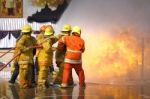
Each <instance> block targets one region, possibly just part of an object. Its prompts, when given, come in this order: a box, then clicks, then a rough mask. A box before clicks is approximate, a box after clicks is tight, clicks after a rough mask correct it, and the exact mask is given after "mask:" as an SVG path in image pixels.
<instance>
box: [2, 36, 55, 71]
mask: <svg viewBox="0 0 150 99" xmlns="http://www.w3.org/2000/svg"><path fill="white" fill-rule="evenodd" d="M54 37H55V36H51V37H49V38H47V39H45V40H44V41H43V42H41V43H40V44H39V45H37V46H29V47H27V48H28V49H32V48H41V47H42V45H41V44H42V43H44V42H45V41H47V40H49V39H51V38H54ZM13 49H14V48H12V49H10V50H9V51H7V53H8V52H10V51H11V50H13ZM52 50H53V51H55V50H56V48H54V47H52ZM7 53H5V54H7ZM21 53H22V52H20V53H18V54H17V55H15V56H14V57H13V58H12V59H11V60H10V61H9V62H8V63H7V64H4V65H3V66H2V68H0V71H1V70H3V69H4V68H5V67H7V65H8V64H10V62H12V61H13V60H14V59H15V58H16V57H18V56H19V55H20V54H21ZM2 56H4V54H3V55H2Z"/></svg>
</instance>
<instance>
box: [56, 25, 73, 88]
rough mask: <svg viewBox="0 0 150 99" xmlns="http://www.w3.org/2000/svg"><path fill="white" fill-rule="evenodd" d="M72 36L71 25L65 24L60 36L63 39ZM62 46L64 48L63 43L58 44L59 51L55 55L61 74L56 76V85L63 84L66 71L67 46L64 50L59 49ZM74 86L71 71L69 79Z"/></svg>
mask: <svg viewBox="0 0 150 99" xmlns="http://www.w3.org/2000/svg"><path fill="white" fill-rule="evenodd" d="M70 34H71V26H70V25H69V24H65V25H64V26H63V28H62V29H61V33H60V35H61V37H63V36H69V35H70ZM61 37H60V38H61ZM63 45H64V44H63ZM61 46H62V45H61V43H59V42H58V46H57V51H56V53H55V58H56V64H57V67H58V68H59V72H58V74H57V76H56V79H55V81H54V84H59V85H60V84H61V82H62V76H63V69H64V57H65V53H66V46H64V48H63V49H62V50H61V49H59V47H61ZM73 84H74V82H73V77H72V71H71V72H70V77H69V85H73Z"/></svg>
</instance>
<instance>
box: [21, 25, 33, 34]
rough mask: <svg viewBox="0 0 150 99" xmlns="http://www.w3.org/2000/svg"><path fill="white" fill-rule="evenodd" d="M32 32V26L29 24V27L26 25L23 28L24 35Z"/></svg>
mask: <svg viewBox="0 0 150 99" xmlns="http://www.w3.org/2000/svg"><path fill="white" fill-rule="evenodd" d="M31 30H32V28H31V26H30V25H28V24H27V25H24V26H23V27H22V30H21V32H22V33H28V32H31Z"/></svg>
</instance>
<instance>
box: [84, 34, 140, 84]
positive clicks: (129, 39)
mask: <svg viewBox="0 0 150 99" xmlns="http://www.w3.org/2000/svg"><path fill="white" fill-rule="evenodd" d="M102 34H105V35H102ZM83 38H84V40H85V47H86V50H85V53H84V54H83V66H84V70H85V75H86V80H87V81H93V82H99V81H111V80H117V79H123V78H127V77H132V76H135V75H136V74H137V72H138V66H139V64H141V45H140V44H141V43H140V42H139V40H138V39H137V38H136V37H135V36H134V35H131V34H129V33H128V32H125V33H119V34H117V35H115V36H110V35H106V33H101V35H100V34H99V35H98V34H86V35H83ZM133 78H134V77H133Z"/></svg>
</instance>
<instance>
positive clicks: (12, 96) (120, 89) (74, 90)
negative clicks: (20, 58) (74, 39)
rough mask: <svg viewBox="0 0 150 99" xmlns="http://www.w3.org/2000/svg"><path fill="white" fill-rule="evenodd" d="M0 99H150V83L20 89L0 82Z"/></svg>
mask: <svg viewBox="0 0 150 99" xmlns="http://www.w3.org/2000/svg"><path fill="white" fill-rule="evenodd" d="M0 99H150V83H145V84H131V85H129V84H128V85H106V84H92V83H87V85H86V88H85V89H84V88H79V86H78V84H77V85H76V86H74V87H69V88H66V89H63V88H59V87H49V88H48V89H42V90H41V89H36V88H31V89H20V88H19V86H18V84H15V85H9V84H8V83H7V80H6V79H5V80H2V79H1V80H0Z"/></svg>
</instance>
